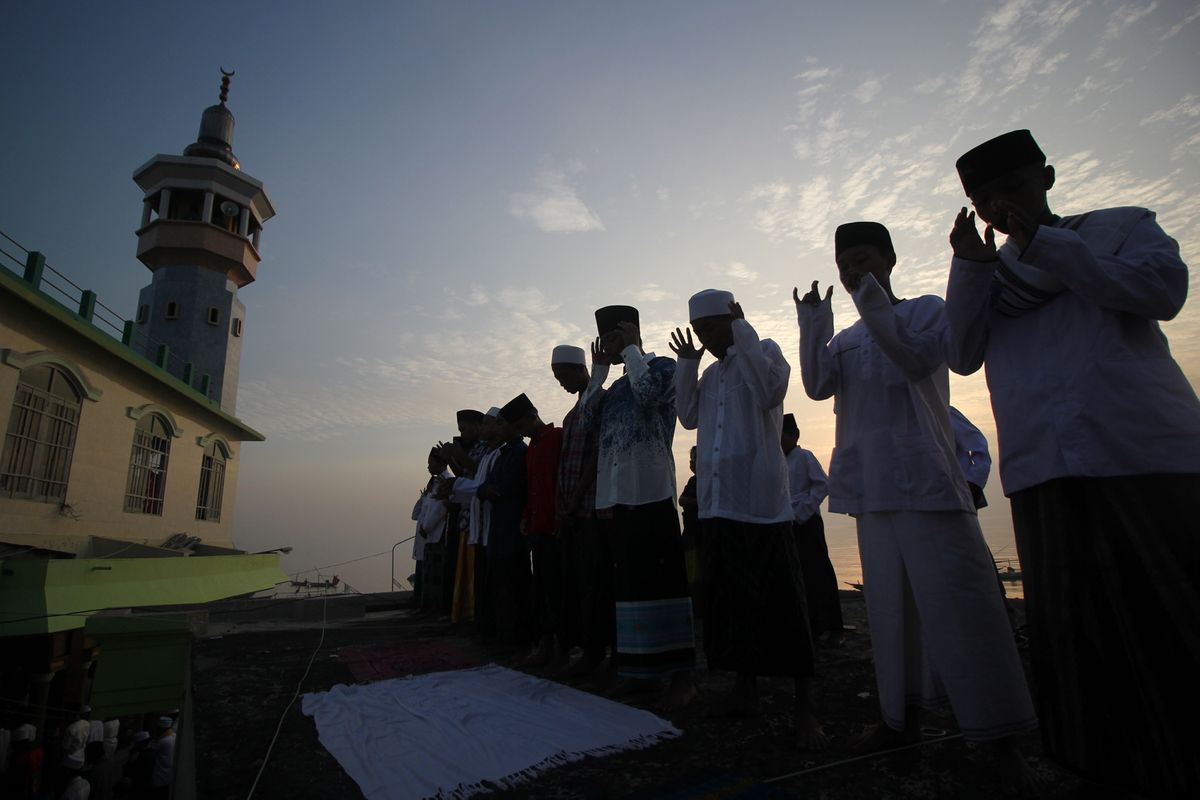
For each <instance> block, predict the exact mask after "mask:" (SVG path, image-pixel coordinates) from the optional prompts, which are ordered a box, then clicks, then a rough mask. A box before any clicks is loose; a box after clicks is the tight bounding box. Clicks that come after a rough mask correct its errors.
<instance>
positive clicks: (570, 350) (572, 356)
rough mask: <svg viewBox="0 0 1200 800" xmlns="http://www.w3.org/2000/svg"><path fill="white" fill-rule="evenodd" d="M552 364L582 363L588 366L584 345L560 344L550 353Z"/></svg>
mask: <svg viewBox="0 0 1200 800" xmlns="http://www.w3.org/2000/svg"><path fill="white" fill-rule="evenodd" d="M550 363H551V364H582V365H583V366H585V367H586V366H587V354H586V353H584V352H583V348H582V347H576V346H575V345H573V344H560V345H558V346H557V347H555V348H554V352H553V353H551V354H550Z"/></svg>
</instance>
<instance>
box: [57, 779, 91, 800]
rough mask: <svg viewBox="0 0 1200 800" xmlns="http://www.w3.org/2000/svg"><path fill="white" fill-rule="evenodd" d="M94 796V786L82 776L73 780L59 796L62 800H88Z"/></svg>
mask: <svg viewBox="0 0 1200 800" xmlns="http://www.w3.org/2000/svg"><path fill="white" fill-rule="evenodd" d="M91 796H92V785H91V784H90V783H88V782H87V779H86V778H84V777H83V776H82V775H76V776H75V777H73V778H71V782H70V783H68V784H67V787H66V788H65V789H63V793H62V794H61V795H59V798H60V800H88V798H89V797H91Z"/></svg>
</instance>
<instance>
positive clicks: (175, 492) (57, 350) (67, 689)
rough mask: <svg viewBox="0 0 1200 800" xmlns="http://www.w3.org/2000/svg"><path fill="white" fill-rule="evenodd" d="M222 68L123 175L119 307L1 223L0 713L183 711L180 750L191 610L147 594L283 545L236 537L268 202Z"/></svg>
mask: <svg viewBox="0 0 1200 800" xmlns="http://www.w3.org/2000/svg"><path fill="white" fill-rule="evenodd" d="M231 75H232V73H224V76H223V79H222V83H221V90H220V101H219V103H218V104H217V105H213V106H210V107H209V108H207V109H205V110H204V112H203V114H202V116H201V122H200V131H199V135H198V136H197V139H196V141H195V142H194V143H192V144H190V145H188V146H187V147H186V148H185V149H184V151H183V154H182V155H162V154H160V155H156V156H154V157H153V158H151V159H150V160H149V161H147V162H146V163H145V164H143V165H142V166H141V167H139V168H138V169H137V170H136V171H135V172H134V175H133V180H134V181H135V182H136V183H137V185H138V187H139V188H140V189H141V190H142V192H143V194H144V197H143V203H142V216H141V225H140V226H139V227H138V229H137V258H138V260H140V261H141V262H142V264H144V265H145V266H146V267H147V268H148V269H149V270H150V271H151V273H152V277H151V281H150V284H149V285H148V286H146V287H145V288H144V289H143V290H142V291H141V294H140V296H139V298H138V304H137V309H136V312H135V315H134V318H133V319H130V320H125V319H122V318H120V317H119V316H118V315H116V314H115V313H114V312H112V311H111V310H110V309H108V308H107V307H106V306H104V305H103V304H102V303H100V302H99V300H98V299H97V297H96V295H95V293H94V292H92V291H90V290H86V289H81V288H79V287H76V286H75V285H74V284H73V283H71V281H70V279H69V278H68V277H67V276H66V275H64V274H62V273H59V272H57V271H56V270H54V269H53V267H52V266H51V265H50V264H49V263H47V260H46V258H45V256H44V255H43V254H42V253H41V252H37V251H29V252H24V253H22V254H21V255H20V257H23V259H24V261H23V263H21V262H20V261H18V260H17V257H14V255H13V254H12V253H11V252H9V251H10V250H11V249H12V247H13V246H14V245H15V241H14V240H13V239H10V238H9V237H8V236H7V235H5V237H4V238H5V240H6V241H5V243H4V244H5V245H6V247H5V249H3V250H2V251H0V252H3V253H4V254H5V256H7V258H4V259H0V265H2V266H4V267H7V269H5V268H0V431H3V432H4V438H3V442H2V446H0V701H2V702H0V729H12V728H15V727H16V726H18V725H20V724H22V723H32V724H34V725H35V726H36V727H37V731H38V736H39V738H42V737H43V736H46V737H48V736H51V735H53V733H54V731H55V729H56V728H57V727H61V725H62V724H64V723H65V722H69V721H71V719H70V718H71V717H72V715H73V714H75V713H77V712H78V710H79V709H81V708H84V707H86V706H90V713H91V715H92V717H93V718H95V719H109V718H117V717H120V718H126V719H129V718H133V717H135V716H136V715H141V714H153V713H161V712H162V711H163V710H166V709H181V710H182V715H181V723H182V727H181V732H180V739H181V741H180V746H183V747H186V746H187V739H188V737H187V729H188V716H189V715H188V710H189V707H190V690H189V687H188V662H189V659H190V648H191V637H192V626H194V625H195V623H196V617H195V615H188V614H186V613H158V614H150V613H145V611H146V609H147V608H148V607H153V608H154V609H158V610H159V611H160V612H170V611H171V607H172V606H176V607H178V606H183V605H192V604H198V603H205V602H209V601H213V600H218V599H222V598H229V597H235V596H239V595H245V594H249V593H253V592H255V591H258V590H261V589H267V588H270V587H272V586H274V585H276V584H277V583H279V582H281V581H284V580H286V576H284V575H283V573H282V572H281V571H280V569H279V553H278V552H271V553H263V554H247V553H245V552H243V551H241V550H238V549H237V548H236V547H235V546H234V543H233V518H234V511H235V507H236V494H237V492H236V488H237V467H238V464H239V461H240V459H239V456H240V453H241V447H242V445H243V444H244V443H253V442H261V441H263V439H264V437H263V435H262V434H260V433H259V432H258V431H256V430H254V429H253V428H252V427H250V426H249V425H247V424H246V423H245V422H243V421H242V420H240V419H239V418H238V417H236V416H235V409H236V403H237V386H238V377H239V362H240V358H241V350H242V341H243V337H244V336H245V335H246V334H247V330H248V328H247V325H246V308H245V306H244V305H243V304H242V302H241V300H240V299H239V298H238V290H239V289H241V288H243V287H245V286H247V285H248V284H250V283H251V282H253V281H254V279H255V277H256V272H257V268H258V265H259V262H260V260H261V256H260V249H259V248H260V245H261V235H262V228H263V225H264V224H265V223H266V222H267V221H268V220H270V219H271V218H272V217H273V216H274V214H275V209H274V207H273V205H272V204H271V200H270V197H269V196H268V195H267V192H266V189H265V187H264V186H263V184H262V183H261V182H260V181H258V180H256V179H255V178H253V177H251V176H250V175H248V174H246V173H245V172H243V171H242V169H241V165H240V164H239V162H238V160H237V158H236V157H235V156H234V154H233V128H234V118H233V114H232V113H231V112H230V111H229V109H228V107H227V106H226V102H227V100H228V95H229V83H230V76H231ZM139 609H140V610H141V612H142V613H132V612H135V611H137V610H139ZM182 761H183V762H185V763H186V761H187V759H186V758H184V759H182ZM176 788H177V793H176V796H185V795H186V790H184V791H183V792H182V793H181V792H180V791H179V790H180V789H181V787H180V786H178V785H177V787H176Z"/></svg>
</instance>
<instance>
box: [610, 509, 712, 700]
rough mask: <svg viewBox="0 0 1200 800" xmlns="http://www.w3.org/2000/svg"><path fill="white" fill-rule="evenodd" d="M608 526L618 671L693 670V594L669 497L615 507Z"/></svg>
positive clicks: (644, 674) (653, 674)
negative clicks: (638, 504)
mask: <svg viewBox="0 0 1200 800" xmlns="http://www.w3.org/2000/svg"><path fill="white" fill-rule="evenodd" d="M603 524H604V526H605V527H606V528H607V529H608V537H609V545H610V549H611V553H612V559H613V595H614V599H615V601H616V615H617V674H618V675H620V676H622V677H627V678H660V677H665V676H667V675H670V674H672V673H675V672H683V671H687V670H691V669H694V668H695V666H696V644H695V636H694V633H693V630H692V599H691V596H690V595H689V593H688V580H687V569H686V567H685V566H684V561H683V540H682V537H681V536H680V534H679V516H678V514H677V513H676V511H675V504H674V503H673V502H672V501H671V500H669V499H668V500H661V501H659V502H656V503H649V504H647V505H644V506H630V507H622V506H617V507H614V509H613V515H612V518H611V519H607V520H604V521H603Z"/></svg>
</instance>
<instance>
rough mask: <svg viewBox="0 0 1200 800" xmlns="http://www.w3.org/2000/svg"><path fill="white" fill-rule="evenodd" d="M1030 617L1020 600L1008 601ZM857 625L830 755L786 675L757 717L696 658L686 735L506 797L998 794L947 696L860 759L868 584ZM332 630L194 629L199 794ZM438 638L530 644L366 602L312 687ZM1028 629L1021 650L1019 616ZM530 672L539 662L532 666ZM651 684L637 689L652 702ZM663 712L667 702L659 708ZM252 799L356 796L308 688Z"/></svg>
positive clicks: (224, 783)
mask: <svg viewBox="0 0 1200 800" xmlns="http://www.w3.org/2000/svg"><path fill="white" fill-rule="evenodd" d="M1013 606H1014V610H1015V613H1016V621H1017V622H1018V623H1019V622H1020V606H1021V603H1020V601H1013ZM842 607H843V613H844V616H845V620H846V623H847V624H848V625H853V626H854V627H855V630H854V631H852V632H849V633H848V634H847V636H846V640H845V643H844V644H843V645H842V646H840V647H827V646H826V647H822V648H820V650H819V651H818V662H817V673H816V692H817V703H818V712H819V714H820V716H821V718H822V719H823V721H824V724H825V729H826V731H827V733H828V734H829V735H830V737H831V739H832V745H831V746H830V748H829V749H828V750H826V751H824V752H821V753H815V754H810V753H801V752H799V751H797V750H796V749H795V748H794V746H793V745H792V736H793V729H792V724H791V715H790V709H791V705H792V686H791V682H790V681H788V680H782V679H778V680H776V679H771V680H766V679H764V680H763V681H762V690H763V698H764V714H763V716H762V717H760V718H757V719H753V720H734V721H731V720H719V719H710V718H708V717H707V716H706V711H707V710H708V709H709V708H711V706H712V702H713V699H714V698H715V697H716V696H717V695H718V694H720V693H721V692H723V691H725V690H727V689H728V688H729V687H730V686H732V682H733V681H732V676H729V675H724V674H718V673H712V672H707V671H705V670H701V671H699V672H698V673H697V681H698V684H699V686H700V689H701V695H700V697H699V698H698V699H697V701H696V702H694V703H693V704H692V705H691V706H689V707H688V708H686V709H684V710H683V711H680V712H677V713H671V714H661V713H660V716H663V717H665V718H668V719H670V720H671V722H673V723H674V724H675V725H676V727H678V728H680V729H681V730H682V731H683V735H682V736H680V737H678V738H676V739H673V740H670V741H667V742H664V743H662V744H659V745H656V746H654V747H652V748H649V749H647V750H640V751H632V752H629V753H623V754H618V755H614V756H609V757H606V758H586V759H584V760H583V761H580V762H577V763H575V764H571V765H568V766H565V767H560V768H558V769H555V770H552V771H550V772H548V773H546V774H544V775H542V776H541V777H540V778H538V779H537V780H535V781H533V782H531V783H529V784H526V785H525V786H523V787H521V789H520V790H518V791H509V792H497V793H496V795H495V796H501V797H523V798H524V797H528V798H619V797H622V798H628V797H632V798H645V799H646V800H650V799H651V798H654V799H655V800H657V799H658V798H680V799H681V800H682V798H698V797H707V798H777V797H778V798H814V799H816V798H821V799H828V800H860V799H861V800H868V798H869V799H870V800H886V799H887V798H927V799H929V800H935V799H938V798H946V799H947V800H949V798H955V799H958V798H981V799H984V800H986V799H987V798H1002V797H1009V796H1011V795H1008V794H1006V793H1005V792H1004V791H1003V790H1002V789H1001V788H1000V785H999V784H1000V775H999V772H998V769H997V767H996V766H995V765H994V763H993V762H992V759H991V754H990V753H989V752H988V750H987V748H977V747H974V746H972V745H969V744H967V743H965V742H964V741H963V740H962V739H961V738H958V737H957V736H955V734H956V733H957V728H956V726H955V724H954V718H953V716H952V715H951V714H950V713H949V711H948V710H945V711H936V712H928V713H927V714H926V716H925V717H924V718H923V722H924V725H925V727H926V734H927V736H926V739H925V741H924V743H923V744H922V745H921V746H920V747H916V748H912V749H909V750H906V751H903V752H895V753H889V754H879V755H875V756H870V757H865V758H857V759H856V758H855V757H854V756H853V754H852V753H851V752H850V749H849V743H850V741H851V740H852V738H853V737H854V736H855V735H856V734H857V733H858V732H859V731H861V730H862V728H863V727H864V726H865V725H867V724H869V723H872V722H875V721H876V720H877V714H878V705H877V702H878V701H877V698H876V696H875V680H874V674H873V672H872V667H871V653H870V640H869V635H868V633H869V632H868V630H867V625H866V618H865V617H866V609H865V605H864V602H863V599H862V596H861V595H860V594H859V593H857V592H843V594H842ZM320 636H321V630H320V628H319V623H317V625H316V626H311V625H310V626H304V625H300V624H292V625H289V626H287V627H285V628H280V627H278V626H271V625H268V624H262V623H260V624H256V625H246V626H241V627H235V628H233V629H231V630H227V631H225V632H224V633H223V634H222V635H220V636H219V637H213V636H210V637H209V638H205V639H202V640H200V641H198V642H197V643H196V646H195V649H194V655H193V676H194V692H195V709H196V712H195V713H196V720H195V730H196V756H197V772H198V786H197V789H198V792H199V796H200V797H202V798H213V800H224V799H225V798H241V797H245V796H246V793H247V791H248V790H249V788H250V786H251V784H252V783H254V780H255V776H256V775H257V773H258V771H259V769H260V767H261V766H262V763H263V756H264V754H265V753H266V751H267V747H268V745H269V743H270V741H271V737H272V735H273V734H274V731H275V727H276V724H277V723H278V721H279V715H280V713H281V711H282V710H283V708H284V707H285V706H286V705H287V703H288V701H289V700H290V699H291V697H292V695H293V693H294V692H295V690H296V684H297V682H298V681H299V680H300V677H301V675H302V674H303V673H304V669H305V666H306V665H307V664H308V661H309V658H310V656H312V654H313V650H314V648H316V646H317V643H318V641H319V640H320ZM423 639H436V640H439V641H442V642H445V643H448V644H451V645H453V646H454V647H455V648H456V649H457V650H459V651H461V652H463V653H466V654H468V655H469V656H470V658H471V659H472V660H476V661H477V662H478V663H479V664H484V663H489V662H495V663H498V664H501V665H504V666H508V667H512V668H516V665H517V664H518V663H519V662H520V661H521V659H522V658H523V657H524V656H525V653H524V652H515V651H512V650H504V649H497V648H490V647H487V646H484V645H483V644H482V643H480V642H478V641H477V640H476V639H474V638H473V637H472V636H471V635H470V630H469V628H465V627H461V626H460V627H455V626H452V625H450V623H449V622H448V620H446V619H445V618H444V617H441V618H439V617H437V616H432V615H428V614H422V613H419V612H411V611H391V612H384V613H371V614H367V615H366V617H364V618H363V619H360V620H354V621H347V622H340V623H336V624H331V625H330V626H328V627H327V628H326V630H325V633H324V641H323V643H322V645H321V648H320V650H319V651H318V652H317V655H316V658H315V660H314V661H313V664H312V669H311V672H310V673H309V675H308V677H307V679H305V681H304V685H303V691H304V692H311V691H321V690H325V689H328V688H330V687H331V686H333V685H335V684H338V683H351V682H353V680H354V678H353V676H352V675H351V673H350V670H349V669H348V668H347V667H346V665H345V664H344V663H343V662H342V661H341V660H340V659H339V655H338V654H339V650H341V649H342V648H347V647H355V648H361V647H363V646H367V647H389V646H390V647H395V646H396V645H397V644H402V643H404V642H415V641H419V640H423ZM1018 642H1019V644H1021V647H1022V656H1023V657H1025V656H1027V654H1026V653H1025V651H1024V645H1023V637H1021V635H1020V628H1019V627H1018ZM531 672H532V673H533V674H541V673H539V672H538V671H536V670H532V671H531ZM572 685H574V686H575V687H576V688H580V689H585V690H587V691H594V692H596V693H597V694H602V695H608V689H607V687H605V686H593V685H590V684H588V683H585V682H582V681H574V682H572ZM652 700H653V696H649V697H647V698H646V699H645V700H640V699H634V700H633V701H631V702H632V703H633V704H634V705H643V704H644V707H646V708H650V707H651V706H650V703H651V702H652ZM656 713H658V712H656ZM1022 745H1023V749H1024V751H1025V753H1026V754H1027V756H1028V757H1029V759H1030V761H1031V763H1032V765H1033V767H1034V768H1035V770H1036V771H1037V772H1038V773H1039V775H1040V776H1041V777H1042V778H1043V780H1044V781H1045V783H1046V790H1045V791H1044V793H1043V794H1042V796H1043V797H1046V798H1051V799H1052V800H1053V799H1060V798H1068V797H1075V796H1077V791H1078V786H1077V782H1076V781H1075V780H1074V779H1073V778H1071V777H1069V776H1068V775H1066V773H1063V772H1061V771H1060V770H1058V769H1057V768H1055V767H1054V766H1052V765H1051V764H1049V763H1048V762H1047V761H1045V760H1043V759H1042V758H1040V752H1041V747H1040V742H1039V739H1038V736H1037V734H1036V732H1035V733H1033V734H1029V735H1026V736H1025V737H1023V739H1022ZM255 795H256V796H257V797H262V798H275V797H280V798H282V797H296V798H309V797H320V798H357V797H362V794H361V792H360V791H359V789H358V786H357V785H356V784H355V783H354V782H353V781H352V780H351V779H350V778H349V776H347V775H346V773H345V772H344V771H343V770H342V768H341V767H340V766H339V765H338V763H337V761H335V760H334V758H333V757H332V756H331V755H330V754H329V753H328V752H327V751H326V750H325V748H324V747H323V746H322V745H321V744H320V742H319V741H318V740H317V732H316V727H315V725H314V724H313V721H312V719H311V718H309V717H306V716H304V715H302V714H301V713H300V703H299V701H297V702H296V703H295V704H294V705H293V706H292V708H291V709H290V710H289V711H288V713H287V715H286V717H285V719H284V721H283V726H282V729H281V731H280V734H279V738H278V741H277V742H276V744H275V747H274V750H273V752H272V753H271V757H270V759H269V763H268V764H267V766H266V768H265V770H264V771H263V774H262V778H261V781H260V783H259V786H258V789H257V790H256V792H255Z"/></svg>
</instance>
